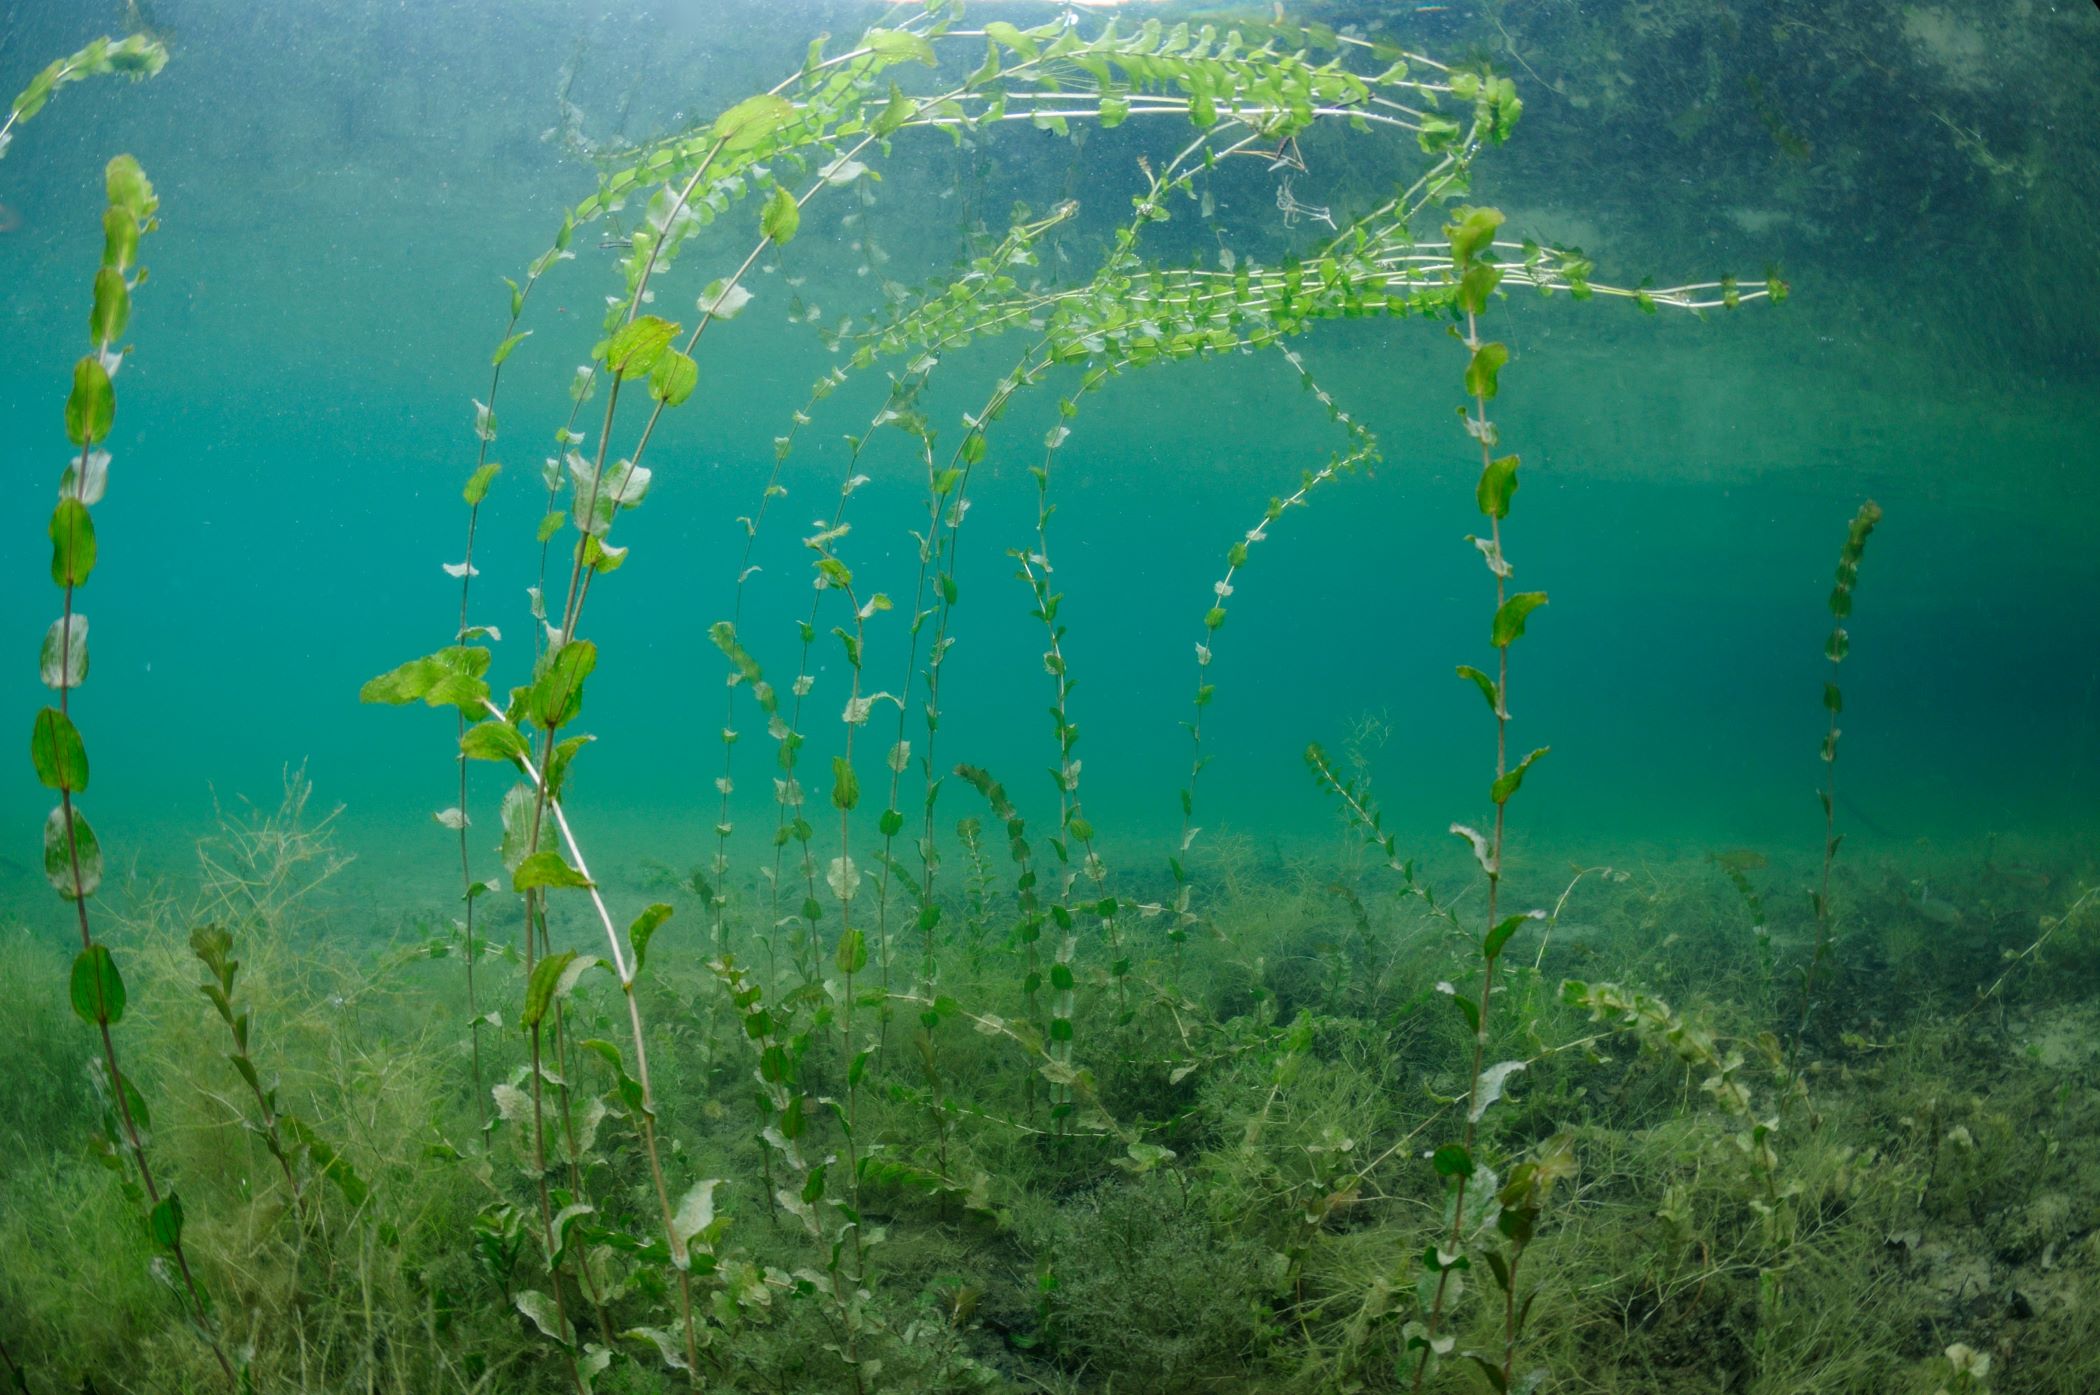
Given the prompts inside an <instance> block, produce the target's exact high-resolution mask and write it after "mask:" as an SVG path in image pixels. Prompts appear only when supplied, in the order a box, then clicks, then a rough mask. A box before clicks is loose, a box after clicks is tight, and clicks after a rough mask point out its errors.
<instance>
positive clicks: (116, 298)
mask: <svg viewBox="0 0 2100 1395" xmlns="http://www.w3.org/2000/svg"><path fill="white" fill-rule="evenodd" d="M130 322H131V287H130V286H129V285H128V284H126V282H125V280H124V273H123V272H121V271H118V270H117V269H116V268H115V267H109V266H105V267H103V268H102V269H101V270H100V271H98V272H96V273H95V303H94V305H93V307H92V308H90V309H89V311H88V339H89V341H90V342H91V343H94V344H97V345H99V346H101V347H103V348H107V347H108V346H110V345H111V344H114V343H116V341H117V340H119V339H121V338H123V337H124V326H125V325H127V324H129V323H130Z"/></svg>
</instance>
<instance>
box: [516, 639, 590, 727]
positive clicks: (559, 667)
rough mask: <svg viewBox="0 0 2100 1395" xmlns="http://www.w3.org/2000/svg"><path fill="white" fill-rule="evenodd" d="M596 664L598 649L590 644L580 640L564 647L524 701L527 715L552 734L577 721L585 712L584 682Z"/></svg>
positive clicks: (553, 658)
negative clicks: (578, 716)
mask: <svg viewBox="0 0 2100 1395" xmlns="http://www.w3.org/2000/svg"><path fill="white" fill-rule="evenodd" d="M597 665H598V646H597V645H595V644H593V643H591V641H589V640H587V639H579V640H574V641H571V642H570V643H568V644H564V645H563V646H562V647H561V648H559V649H557V650H555V651H554V654H553V656H552V657H551V658H550V659H549V660H548V661H547V663H546V667H545V668H544V669H543V670H542V671H541V673H540V675H539V677H537V678H535V679H534V680H533V683H532V690H531V691H530V692H529V693H528V694H527V695H526V699H525V710H526V712H527V713H528V714H529V715H530V716H531V718H532V720H533V721H534V722H535V723H537V724H538V725H540V726H543V727H546V728H547V729H549V730H550V731H551V730H553V729H555V728H557V727H561V726H565V725H567V724H568V723H569V722H572V721H574V720H575V719H576V714H577V713H578V712H580V711H581V710H582V709H583V680H584V679H585V678H588V677H589V676H590V672H591V670H592V669H593V668H596V667H597Z"/></svg>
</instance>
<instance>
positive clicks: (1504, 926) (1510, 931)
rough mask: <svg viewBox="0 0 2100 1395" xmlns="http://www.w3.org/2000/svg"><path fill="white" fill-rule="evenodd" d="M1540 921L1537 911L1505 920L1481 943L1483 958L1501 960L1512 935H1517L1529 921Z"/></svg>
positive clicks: (1488, 933) (1489, 932)
mask: <svg viewBox="0 0 2100 1395" xmlns="http://www.w3.org/2000/svg"><path fill="white" fill-rule="evenodd" d="M1538 919H1540V916H1539V913H1538V912H1537V911H1526V912H1525V913H1524V914H1522V915H1513V916H1510V917H1508V918H1507V919H1505V920H1503V921H1502V922H1501V923H1500V924H1498V925H1496V926H1495V928H1494V929H1492V930H1490V931H1488V932H1487V938H1486V939H1484V940H1482V941H1481V942H1480V953H1481V957H1483V958H1486V959H1499V958H1501V957H1502V948H1503V946H1504V945H1507V944H1508V943H1509V937H1510V936H1511V935H1514V934H1516V933H1517V929H1518V927H1519V926H1521V925H1523V923H1524V922H1525V921H1527V920H1538Z"/></svg>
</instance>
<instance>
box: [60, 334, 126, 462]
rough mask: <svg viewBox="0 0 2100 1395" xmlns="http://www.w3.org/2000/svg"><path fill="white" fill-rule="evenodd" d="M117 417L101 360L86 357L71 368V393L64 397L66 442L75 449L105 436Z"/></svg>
mask: <svg viewBox="0 0 2100 1395" xmlns="http://www.w3.org/2000/svg"><path fill="white" fill-rule="evenodd" d="M116 415H117V395H116V393H115V391H114V390H112V389H111V387H110V385H109V372H108V370H106V369H104V368H103V366H102V360H101V359H100V358H99V357H97V356H96V355H94V354H89V355H87V356H86V357H85V358H82V359H81V360H80V361H79V362H78V363H76V364H74V365H73V391H72V392H71V393H69V394H68V395H67V397H66V439H67V440H69V441H71V442H72V443H73V444H74V445H76V446H84V445H87V444H88V443H89V442H91V441H100V440H103V439H104V438H106V437H107V436H108V435H109V428H110V423H111V422H112V421H113V420H115V418H116Z"/></svg>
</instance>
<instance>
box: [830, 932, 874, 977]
mask: <svg viewBox="0 0 2100 1395" xmlns="http://www.w3.org/2000/svg"><path fill="white" fill-rule="evenodd" d="M836 962H837V964H838V966H839V972H840V973H842V974H857V973H859V972H860V971H861V970H862V969H865V968H866V967H868V942H867V937H866V936H864V935H862V934H861V933H860V931H859V930H857V929H855V930H848V931H846V932H845V933H844V934H842V935H840V936H839V949H838V957H837V961H836Z"/></svg>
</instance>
